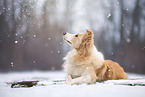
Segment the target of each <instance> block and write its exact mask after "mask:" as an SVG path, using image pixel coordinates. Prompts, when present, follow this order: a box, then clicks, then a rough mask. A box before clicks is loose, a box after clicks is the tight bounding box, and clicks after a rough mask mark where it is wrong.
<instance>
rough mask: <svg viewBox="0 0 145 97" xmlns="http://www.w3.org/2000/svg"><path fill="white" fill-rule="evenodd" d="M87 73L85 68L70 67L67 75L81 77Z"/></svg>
mask: <svg viewBox="0 0 145 97" xmlns="http://www.w3.org/2000/svg"><path fill="white" fill-rule="evenodd" d="M84 72H85V67H84V66H72V65H70V66H68V68H67V73H68V74H69V75H72V76H81V75H83V73H84Z"/></svg>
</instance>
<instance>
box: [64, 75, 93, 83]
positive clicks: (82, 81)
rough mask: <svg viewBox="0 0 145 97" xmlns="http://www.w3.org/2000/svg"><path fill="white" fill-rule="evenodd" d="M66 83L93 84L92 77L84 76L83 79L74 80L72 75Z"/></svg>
mask: <svg viewBox="0 0 145 97" xmlns="http://www.w3.org/2000/svg"><path fill="white" fill-rule="evenodd" d="M66 83H68V84H82V83H87V84H90V83H93V81H92V78H91V76H90V75H84V76H81V77H77V78H75V79H72V78H71V76H70V75H68V76H67V80H66Z"/></svg>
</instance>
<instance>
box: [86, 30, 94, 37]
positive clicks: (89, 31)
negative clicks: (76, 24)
mask: <svg viewBox="0 0 145 97" xmlns="http://www.w3.org/2000/svg"><path fill="white" fill-rule="evenodd" d="M86 31H87V35H88V36H89V37H93V32H92V31H91V30H88V29H86Z"/></svg>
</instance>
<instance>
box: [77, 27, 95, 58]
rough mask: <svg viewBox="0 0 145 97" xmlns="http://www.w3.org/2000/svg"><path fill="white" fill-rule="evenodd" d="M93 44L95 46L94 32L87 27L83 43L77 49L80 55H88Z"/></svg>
mask: <svg viewBox="0 0 145 97" xmlns="http://www.w3.org/2000/svg"><path fill="white" fill-rule="evenodd" d="M92 46H93V32H92V31H90V30H88V29H87V30H86V32H85V33H84V36H83V39H82V43H81V44H80V46H79V48H78V49H77V50H78V52H79V53H80V55H82V56H87V55H88V54H89V49H90V47H92Z"/></svg>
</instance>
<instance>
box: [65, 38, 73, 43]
mask: <svg viewBox="0 0 145 97" xmlns="http://www.w3.org/2000/svg"><path fill="white" fill-rule="evenodd" d="M64 40H65V41H66V42H68V43H69V44H72V43H71V42H70V41H68V40H66V39H65V38H64Z"/></svg>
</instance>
